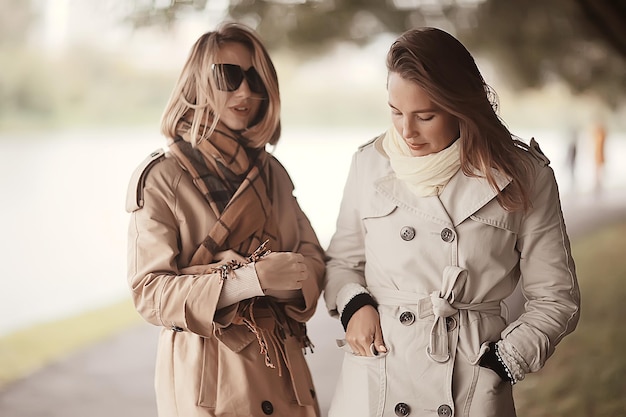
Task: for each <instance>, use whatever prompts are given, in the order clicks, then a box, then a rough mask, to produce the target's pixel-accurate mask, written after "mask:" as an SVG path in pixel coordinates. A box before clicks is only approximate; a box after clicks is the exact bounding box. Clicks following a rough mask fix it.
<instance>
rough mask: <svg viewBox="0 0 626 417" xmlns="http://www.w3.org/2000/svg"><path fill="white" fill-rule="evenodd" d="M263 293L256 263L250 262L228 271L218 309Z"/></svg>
mask: <svg viewBox="0 0 626 417" xmlns="http://www.w3.org/2000/svg"><path fill="white" fill-rule="evenodd" d="M263 295H264V294H263V290H262V289H261V283H259V278H258V276H257V274H256V270H255V269H254V263H249V264H246V265H244V266H242V267H241V268H237V269H233V270H232V271H230V272H229V273H228V278H227V279H225V280H224V283H223V284H222V292H221V293H220V298H219V301H218V302H217V309H220V308H223V307H226V306H229V305H231V304H235V303H237V302H239V301H241V300H246V299H248V298H252V297H257V296H263Z"/></svg>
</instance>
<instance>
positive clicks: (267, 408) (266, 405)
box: [261, 401, 274, 416]
mask: <svg viewBox="0 0 626 417" xmlns="http://www.w3.org/2000/svg"><path fill="white" fill-rule="evenodd" d="M261 410H263V414H265V415H267V416H269V415H270V414H272V413H273V412H274V406H273V405H272V403H271V402H269V401H263V402H262V403H261Z"/></svg>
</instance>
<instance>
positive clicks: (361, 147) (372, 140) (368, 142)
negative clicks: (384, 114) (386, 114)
mask: <svg viewBox="0 0 626 417" xmlns="http://www.w3.org/2000/svg"><path fill="white" fill-rule="evenodd" d="M382 136H384V133H383V134H382V135H379V136H376V137H374V138H373V139H370V140H368V141H367V142H365V143H364V144H362V145H361V146H359V151H362V150H363V149H365V148H366V147H368V146H369V145H371V144H372V143H374V142H376V139H378V138H380V137H382Z"/></svg>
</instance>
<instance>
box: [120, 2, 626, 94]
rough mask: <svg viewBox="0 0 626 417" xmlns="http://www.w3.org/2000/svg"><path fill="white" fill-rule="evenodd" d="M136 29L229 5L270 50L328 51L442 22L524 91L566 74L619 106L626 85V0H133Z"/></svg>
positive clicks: (576, 88)
mask: <svg viewBox="0 0 626 417" xmlns="http://www.w3.org/2000/svg"><path fill="white" fill-rule="evenodd" d="M133 2H134V11H133V12H132V13H131V15H130V16H129V20H130V21H131V22H132V23H133V24H134V25H136V26H144V25H151V24H161V25H163V24H166V25H169V24H171V23H172V22H173V21H175V19H176V17H177V15H178V14H179V13H181V12H183V11H185V12H186V11H188V10H189V9H190V8H193V9H196V10H203V9H205V8H206V6H207V3H209V2H211V3H222V4H225V5H226V6H225V7H227V12H228V15H229V16H230V17H231V18H232V19H235V20H239V21H243V22H246V23H249V24H250V25H251V26H253V27H255V28H256V29H257V30H258V32H259V33H260V34H261V36H262V37H263V38H264V40H265V41H266V43H267V44H268V46H269V47H270V48H278V47H288V48H290V49H293V50H299V51H301V52H303V53H304V52H306V53H320V52H323V51H325V50H326V48H328V47H329V46H331V45H332V44H333V43H334V42H336V41H351V42H355V43H358V44H365V43H367V42H369V41H371V40H373V39H374V38H376V37H377V36H378V35H380V34H381V33H400V32H403V31H404V30H406V29H409V28H411V27H416V26H424V25H427V26H437V27H440V28H442V29H445V30H448V31H450V32H451V33H454V34H455V35H456V36H458V37H459V38H460V39H461V40H462V41H464V42H465V43H466V44H467V45H468V47H469V48H470V49H471V50H472V51H473V52H475V53H479V54H481V55H484V56H488V57H491V58H492V59H493V61H494V63H495V64H496V66H497V67H498V68H499V69H501V71H503V74H504V75H505V77H506V78H507V79H508V80H510V81H511V84H512V85H513V86H514V87H517V88H526V87H540V86H542V85H544V84H546V83H548V82H550V81H553V80H562V81H563V82H565V83H566V84H568V85H569V86H570V88H571V89H572V91H573V92H575V93H582V92H586V93H594V94H596V95H598V96H600V97H601V98H603V99H604V100H605V101H606V102H607V103H608V104H610V105H612V106H617V105H619V104H622V103H623V102H624V101H625V100H624V99H625V98H626V97H625V96H624V91H626V88H625V87H626V70H625V69H626V65H625V64H626V0H547V1H546V0H526V1H524V2H513V1H510V0H386V1H382V0H229V1H226V0H133Z"/></svg>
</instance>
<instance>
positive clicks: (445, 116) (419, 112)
mask: <svg viewBox="0 0 626 417" xmlns="http://www.w3.org/2000/svg"><path fill="white" fill-rule="evenodd" d="M387 92H388V94H389V107H390V108H391V119H392V121H393V125H394V127H395V128H396V130H397V131H398V133H400V135H402V138H403V139H404V141H405V142H406V144H407V145H408V146H409V149H410V150H411V155H413V156H426V155H429V154H431V153H436V152H439V151H441V150H442V149H445V148H447V147H448V146H449V145H450V144H451V143H452V142H453V141H454V140H455V139H456V138H458V137H459V123H458V121H457V120H456V118H455V117H453V116H452V115H451V114H449V113H446V112H445V111H443V110H442V109H440V108H438V107H437V106H435V104H434V103H433V102H432V101H430V98H429V97H428V94H427V93H426V91H425V90H424V89H423V88H422V87H420V86H419V85H417V83H415V82H413V81H410V80H406V79H404V78H402V77H401V76H400V75H399V74H398V73H395V72H391V73H389V79H388V81H387Z"/></svg>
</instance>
